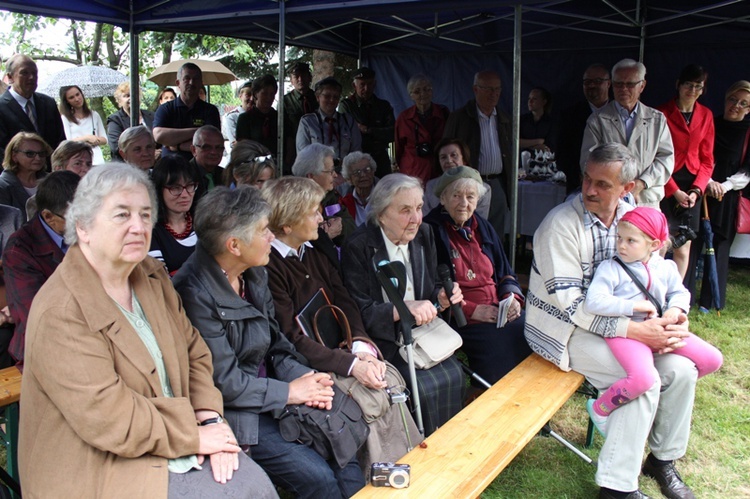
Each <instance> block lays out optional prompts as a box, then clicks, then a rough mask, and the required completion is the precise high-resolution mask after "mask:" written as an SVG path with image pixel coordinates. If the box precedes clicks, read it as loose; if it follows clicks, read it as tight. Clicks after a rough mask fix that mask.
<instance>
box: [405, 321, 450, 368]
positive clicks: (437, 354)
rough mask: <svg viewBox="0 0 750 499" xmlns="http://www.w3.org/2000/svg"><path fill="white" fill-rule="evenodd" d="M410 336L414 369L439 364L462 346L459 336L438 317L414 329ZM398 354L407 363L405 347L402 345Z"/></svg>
mask: <svg viewBox="0 0 750 499" xmlns="http://www.w3.org/2000/svg"><path fill="white" fill-rule="evenodd" d="M411 334H412V338H413V339H414V367H416V368H417V369H429V368H431V367H433V366H436V365H437V364H440V363H441V362H442V361H444V360H445V359H447V358H448V357H450V356H451V355H453V352H455V351H456V350H458V349H459V348H461V345H463V340H462V339H461V335H460V334H458V333H457V332H456V330H455V329H453V328H452V327H450V325H449V324H448V323H447V322H445V321H444V320H443V319H441V318H440V317H435V318H434V319H432V321H430V322H429V323H428V324H424V325H422V326H419V327H415V328H414V329H412V330H411ZM402 340H403V338H402ZM398 353H399V354H401V357H402V358H403V359H404V360H405V361H407V362H408V361H409V359H408V358H407V355H406V345H403V344H402V345H401V347H400V348H399V350H398Z"/></svg>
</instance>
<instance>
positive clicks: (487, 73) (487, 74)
mask: <svg viewBox="0 0 750 499" xmlns="http://www.w3.org/2000/svg"><path fill="white" fill-rule="evenodd" d="M494 77H497V78H500V74H499V73H498V72H497V71H493V70H491V69H483V70H481V71H477V72H476V73H474V86H476V85H479V80H481V79H483V78H494Z"/></svg>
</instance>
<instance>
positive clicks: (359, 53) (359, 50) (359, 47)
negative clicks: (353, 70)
mask: <svg viewBox="0 0 750 499" xmlns="http://www.w3.org/2000/svg"><path fill="white" fill-rule="evenodd" d="M357 28H358V32H357V67H358V68H361V67H362V21H360V22H359V24H358V25H357Z"/></svg>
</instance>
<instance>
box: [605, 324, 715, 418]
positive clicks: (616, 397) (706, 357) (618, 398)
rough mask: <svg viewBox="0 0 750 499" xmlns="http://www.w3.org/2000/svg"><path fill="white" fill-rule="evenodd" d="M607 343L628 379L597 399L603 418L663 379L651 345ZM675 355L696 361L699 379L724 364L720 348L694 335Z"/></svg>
mask: <svg viewBox="0 0 750 499" xmlns="http://www.w3.org/2000/svg"><path fill="white" fill-rule="evenodd" d="M605 341H606V342H607V345H608V346H609V348H610V350H612V354H614V356H615V358H616V359H617V361H618V362H619V363H620V365H621V366H622V368H623V369H625V373H626V376H625V377H624V378H622V379H621V380H619V381H616V382H615V383H614V384H613V385H612V386H610V387H609V388H608V389H607V391H605V392H604V393H602V394H601V396H599V398H598V399H597V400H596V403H595V404H594V410H595V411H596V413H597V414H600V415H602V416H606V415H608V414H609V413H610V412H612V411H614V410H615V409H617V408H618V407H620V406H621V405H623V404H627V403H628V402H630V401H631V400H633V399H634V398H636V397H638V396H640V395H642V394H643V393H645V392H646V391H648V389H649V388H651V386H653V384H654V382H655V381H656V378H657V377H658V376H659V373H658V372H657V371H656V368H655V367H654V353H653V352H652V351H651V348H649V347H648V346H646V345H644V344H643V343H641V342H640V341H638V340H633V339H630V338H619V337H618V338H605ZM672 353H674V354H677V355H682V356H683V357H687V358H688V359H690V360H692V361H693V362H694V363H695V367H696V368H697V369H698V377H699V378H700V377H703V376H705V375H706V374H711V373H712V372H714V371H716V370H718V369H719V368H720V367H721V364H722V362H723V357H722V355H721V352H720V351H719V349H718V348H716V347H714V346H713V345H710V344H709V343H707V342H705V341H703V340H702V339H700V338H698V337H697V336H695V335H694V334H693V333H690V336H688V337H687V338H685V346H684V347H682V348H678V349H677V350H675V351H674V352H672Z"/></svg>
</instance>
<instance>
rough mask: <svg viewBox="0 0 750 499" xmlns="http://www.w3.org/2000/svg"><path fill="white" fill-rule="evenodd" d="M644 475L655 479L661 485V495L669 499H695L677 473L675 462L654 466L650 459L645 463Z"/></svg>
mask: <svg viewBox="0 0 750 499" xmlns="http://www.w3.org/2000/svg"><path fill="white" fill-rule="evenodd" d="M641 471H643V474H644V475H646V476H648V477H651V478H653V479H654V480H656V482H657V483H658V484H659V488H660V489H661V493H662V494H664V496H665V497H668V498H669V499H695V494H693V491H692V490H690V487H688V486H687V484H686V483H685V482H683V481H682V477H681V476H680V474H679V473H678V472H677V468H675V466H674V462H671V463H669V464H665V465H664V466H654V465H653V464H651V461H650V460H649V459H646V462H645V463H643V468H642V470H641Z"/></svg>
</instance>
